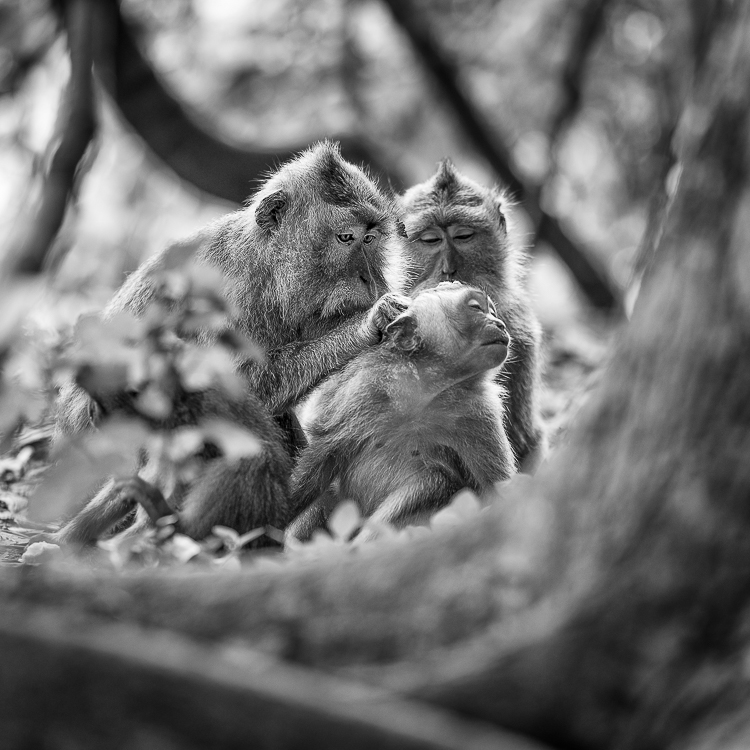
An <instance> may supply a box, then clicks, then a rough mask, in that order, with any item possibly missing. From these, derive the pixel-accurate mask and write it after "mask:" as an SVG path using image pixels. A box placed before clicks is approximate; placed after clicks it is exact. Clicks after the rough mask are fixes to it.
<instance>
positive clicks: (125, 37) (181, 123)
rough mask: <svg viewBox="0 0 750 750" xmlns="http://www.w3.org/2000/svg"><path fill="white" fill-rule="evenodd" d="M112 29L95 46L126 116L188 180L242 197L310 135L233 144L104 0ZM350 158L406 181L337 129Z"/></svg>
mask: <svg viewBox="0 0 750 750" xmlns="http://www.w3.org/2000/svg"><path fill="white" fill-rule="evenodd" d="M106 2H107V6H108V10H109V13H110V16H111V23H112V27H113V29H114V36H113V39H112V43H111V44H110V45H107V46H104V45H99V46H98V47H97V49H96V58H95V69H96V71H97V73H98V74H99V77H100V79H101V80H102V82H103V84H104V87H105V89H106V90H107V91H108V93H109V94H110V95H111V96H112V98H113V100H114V101H115V103H116V104H117V106H118V107H119V109H120V111H121V112H122V114H123V116H124V117H125V119H126V120H127V121H128V122H129V123H130V125H131V126H132V127H133V129H134V130H135V132H136V133H138V135H139V136H140V137H141V138H142V139H143V140H144V141H145V143H146V145H147V146H148V147H149V148H150V149H151V151H153V153H154V154H155V155H156V156H157V157H159V159H161V160H162V161H163V162H164V163H165V164H166V165H167V166H168V167H169V168H170V169H172V170H173V171H174V172H175V174H177V175H178V176H179V177H181V178H182V179H183V180H185V181H186V182H188V183H190V184H191V185H194V186H195V187H197V188H199V189H200V190H203V191H205V192H207V193H210V194H211V195H215V196H217V197H218V198H222V199H223V200H227V201H231V202H233V203H243V202H244V201H245V200H246V199H247V197H248V195H250V194H251V193H252V191H253V190H254V187H255V185H254V182H255V181H257V180H259V179H261V178H263V177H264V176H265V175H266V174H267V172H268V171H269V169H272V168H273V167H274V166H275V165H277V164H279V163H281V162H283V161H286V160H288V159H290V158H291V157H292V156H294V155H295V154H297V153H298V152H299V151H301V150H302V149H304V148H306V147H307V146H308V145H310V142H309V141H308V142H304V143H297V144H289V145H286V146H280V147H275V148H264V147H261V146H258V145H254V144H245V143H243V144H240V143H233V142H231V141H230V140H229V139H227V138H225V137H220V136H218V135H217V134H216V133H212V132H211V128H210V126H209V124H208V123H206V122H202V121H201V118H200V116H199V115H198V114H197V113H196V112H194V111H192V110H190V109H189V108H188V107H187V106H185V105H184V104H183V103H182V102H181V101H179V99H178V98H177V97H176V96H175V95H173V94H172V93H171V92H170V91H169V89H168V87H167V86H166V85H165V84H164V83H163V81H162V80H161V79H160V78H159V76H158V75H157V74H156V73H155V72H154V70H153V68H152V66H151V65H150V63H149V62H148V61H147V60H146V58H145V56H144V55H143V54H142V53H141V51H140V49H139V48H138V45H137V44H136V41H135V39H134V36H133V32H132V30H131V28H130V26H129V25H128V24H127V23H126V22H125V20H124V19H123V18H122V13H121V12H120V10H119V8H118V5H117V2H116V0H106ZM328 137H330V138H332V139H333V140H337V141H339V142H340V143H341V151H342V154H343V155H344V157H345V158H347V159H349V160H350V161H352V162H355V163H363V164H365V165H366V166H367V167H368V168H369V169H370V170H371V172H372V173H373V175H374V177H375V178H376V179H379V180H380V181H381V182H382V183H384V184H385V185H387V184H389V183H390V184H392V185H393V188H394V189H396V190H398V189H401V188H403V186H404V180H403V177H402V176H401V175H400V173H399V170H398V168H397V166H396V165H394V164H386V163H385V161H384V157H383V156H382V155H381V154H380V153H378V150H377V148H376V147H375V146H374V145H373V144H371V143H369V142H368V141H367V139H366V138H365V137H364V136H360V135H356V136H355V135H351V134H333V135H329V136H328Z"/></svg>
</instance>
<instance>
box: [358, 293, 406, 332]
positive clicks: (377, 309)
mask: <svg viewBox="0 0 750 750" xmlns="http://www.w3.org/2000/svg"><path fill="white" fill-rule="evenodd" d="M410 303H411V299H410V298H409V297H407V296H406V295H404V294H398V293H396V292H388V293H386V294H384V295H383V296H382V297H381V298H380V299H379V300H378V301H377V302H376V303H375V304H374V305H373V306H372V307H371V308H370V312H369V313H368V314H367V318H365V322H364V325H365V327H366V328H367V331H368V333H369V334H370V335H371V336H372V337H373V338H374V340H375V341H376V342H378V341H380V339H381V338H383V332H384V331H385V329H386V327H387V326H388V324H389V323H392V322H393V321H394V320H395V319H396V318H397V317H398V316H399V315H400V314H401V313H402V312H405V311H406V310H408V309H409V305H410Z"/></svg>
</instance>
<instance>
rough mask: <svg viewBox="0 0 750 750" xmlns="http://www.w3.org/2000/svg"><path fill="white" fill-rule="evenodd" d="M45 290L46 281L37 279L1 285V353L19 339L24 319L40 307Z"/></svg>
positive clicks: (17, 280) (19, 280)
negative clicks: (33, 309) (36, 307)
mask: <svg viewBox="0 0 750 750" xmlns="http://www.w3.org/2000/svg"><path fill="white" fill-rule="evenodd" d="M45 290H46V285H45V283H44V281H42V280H36V279H35V280H33V281H24V280H21V279H18V278H16V279H14V280H13V282H12V283H11V284H9V283H7V282H6V283H4V284H0V300H2V302H0V351H2V350H3V349H6V348H7V347H8V346H9V345H10V343H11V342H12V341H14V340H15V339H17V338H18V334H19V332H20V331H21V328H22V323H23V320H24V318H25V317H26V316H27V315H28V314H29V312H30V311H31V310H32V308H34V307H35V306H37V305H39V303H40V302H41V301H42V298H43V295H44V293H45Z"/></svg>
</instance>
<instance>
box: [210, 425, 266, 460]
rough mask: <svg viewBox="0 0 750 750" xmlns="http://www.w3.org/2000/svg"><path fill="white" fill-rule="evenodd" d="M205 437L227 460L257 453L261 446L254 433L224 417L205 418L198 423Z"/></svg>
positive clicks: (260, 450) (259, 451) (261, 448)
mask: <svg viewBox="0 0 750 750" xmlns="http://www.w3.org/2000/svg"><path fill="white" fill-rule="evenodd" d="M198 427H199V429H200V430H201V432H202V433H203V435H204V436H205V439H207V440H209V441H210V442H212V443H215V444H216V445H217V446H218V447H219V449H220V450H221V452H222V453H223V454H224V456H225V458H226V459H227V460H228V461H238V460H240V459H241V458H247V457H252V456H257V455H259V454H260V453H261V452H262V450H263V446H262V444H261V442H260V440H258V438H257V437H255V435H253V433H252V432H250V431H249V430H246V429H245V428H244V427H239V426H238V425H237V424H235V423H234V422H229V421H228V420H226V419H207V420H205V421H203V422H201V423H200V424H199V425H198Z"/></svg>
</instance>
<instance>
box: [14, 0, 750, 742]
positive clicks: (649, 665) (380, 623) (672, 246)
mask: <svg viewBox="0 0 750 750" xmlns="http://www.w3.org/2000/svg"><path fill="white" fill-rule="evenodd" d="M748 81H750V5H749V4H747V3H741V2H734V3H732V2H726V3H725V4H724V6H723V19H722V23H721V24H719V26H718V27H717V30H716V32H715V34H714V37H713V41H712V44H711V47H710V49H709V52H708V56H707V59H706V62H705V65H704V71H703V76H702V82H701V83H700V84H699V86H698V89H697V91H696V95H695V97H694V100H693V102H692V103H691V105H690V106H689V107H688V109H687V110H686V113H685V115H684V117H683V121H682V123H681V127H680V130H679V132H678V136H677V137H678V142H679V143H680V145H681V149H680V152H681V159H682V163H683V166H684V170H683V174H682V178H681V181H680V184H679V186H678V190H677V193H676V195H675V199H674V202H673V204H672V208H671V211H670V215H669V216H668V217H667V221H666V223H665V228H664V232H663V235H662V239H661V245H660V247H659V248H658V249H657V251H656V253H655V257H654V262H653V266H652V269H651V272H650V275H649V277H648V278H647V279H646V280H645V282H644V284H643V287H642V291H641V299H640V300H639V303H638V305H637V307H636V311H635V314H634V317H633V320H632V322H631V324H630V325H629V327H628V329H627V330H625V331H623V334H622V337H621V341H620V342H619V346H618V349H617V352H616V354H615V356H614V358H613V361H612V363H611V365H610V367H609V370H608V373H607V375H606V377H605V378H604V380H603V382H602V385H601V387H600V389H599V391H598V392H597V394H596V396H595V397H594V398H592V400H591V402H590V403H589V404H588V406H587V408H586V410H585V413H584V414H582V415H581V417H580V419H579V423H578V426H577V429H576V430H575V431H574V433H573V434H572V436H571V438H570V440H569V442H568V444H567V445H566V446H564V447H563V448H561V449H560V450H559V451H558V452H557V454H556V455H555V457H554V459H553V460H552V462H551V463H550V464H549V465H548V466H547V467H546V468H545V469H544V470H543V472H542V473H541V474H540V475H539V476H538V477H536V478H535V479H534V480H533V481H531V480H528V478H521V479H520V480H519V481H518V482H515V483H514V484H512V485H511V487H510V490H509V492H508V494H507V495H506V496H505V497H504V498H502V499H500V500H498V502H497V503H496V504H495V505H494V506H493V507H492V508H491V509H489V510H488V511H486V512H485V513H482V514H481V515H480V516H479V517H478V518H477V519H476V520H475V521H473V522H467V523H464V524H461V525H459V526H456V527H455V528H452V529H449V530H447V531H443V532H441V533H434V534H433V535H430V536H429V537H426V538H423V539H420V540H419V541H416V542H410V543H407V544H403V543H397V542H391V543H382V544H373V545H371V546H370V547H363V548H362V549H361V550H359V551H358V552H357V553H356V554H351V553H350V554H346V553H342V554H333V555H330V556H328V557H326V558H325V559H321V560H318V561H311V562H306V563H294V562H292V563H287V564H283V565H282V564H279V565H273V564H272V563H267V564H266V565H265V566H259V567H258V568H257V569H253V568H251V569H249V570H247V571H245V572H243V573H242V574H237V575H232V576H225V577H218V578H217V577H216V576H208V575H203V576H194V575H193V576H188V575H184V574H179V575H173V574H172V575H170V574H164V573H161V574H147V575H140V576H123V577H113V576H109V575H106V574H104V573H101V572H85V571H70V572H60V571H59V570H58V571H54V570H39V571H38V572H35V573H33V574H28V573H25V572H24V571H21V572H20V573H18V574H16V575H7V576H5V577H4V578H3V580H2V581H0V596H2V597H3V599H4V600H5V606H4V607H3V608H1V609H0V623H4V622H7V621H8V618H9V617H11V614H10V613H11V612H13V617H14V618H16V619H15V622H16V623H18V622H23V621H24V618H26V619H27V620H28V621H29V622H33V618H34V616H35V614H36V613H37V612H39V611H41V610H40V608H42V607H52V608H53V612H55V616H56V617H57V618H59V622H60V623H61V624H63V625H64V624H67V626H68V627H71V625H70V623H78V622H80V621H82V620H81V618H84V619H85V620H86V621H88V620H89V619H91V620H94V621H102V620H104V621H106V620H112V619H116V620H127V621H131V622H135V623H141V624H143V625H149V626H156V627H159V628H168V629H174V630H179V631H182V632H183V633H186V634H188V635H190V636H193V637H196V638H200V639H208V640H220V641H229V642H231V643H233V644H235V645H237V644H245V645H249V646H252V647H253V648H254V649H260V650H263V651H265V652H267V653H270V654H274V655H276V656H278V657H281V658H283V659H286V660H289V661H295V662H298V663H301V664H306V665H312V666H315V667H318V668H325V669H326V670H329V671H334V672H337V673H338V674H339V675H345V676H346V677H347V678H357V679H359V680H366V681H369V682H372V683H376V684H378V685H382V686H386V687H388V688H390V689H391V690H395V691H398V692H401V693H403V694H405V695H408V696H410V697H411V698H418V699H421V700H423V701H429V702H431V703H434V704H438V705H440V706H443V707H446V708H448V709H450V710H451V711H455V712H458V713H460V714H462V715H464V716H468V717H472V718H478V719H482V720H484V721H489V722H492V723H494V724H496V725H499V726H502V727H507V728H510V729H513V730H515V731H516V732H518V733H523V734H525V735H528V736H531V737H535V738H537V739H540V740H543V741H546V742H548V743H550V744H552V745H554V746H556V747H560V748H618V749H622V748H633V749H635V748H637V749H638V750H648V749H649V748H666V747H680V748H685V747H688V748H704V747H705V748H729V747H733V748H735V747H736V748H740V747H747V746H750V710H748V708H747V706H748V703H747V700H748V695H749V692H750V683H749V680H748V675H749V674H750V672H749V671H748V668H747V664H748V662H747V653H748V648H749V647H750V641H749V640H748V627H749V626H750V619H749V615H750V608H749V606H748V605H749V604H750V248H748V244H750V182H749V181H748V168H749V167H750V150H749V147H750V141H749V133H750V128H749V125H750V123H749V122H748V89H747V85H748ZM65 610H67V612H66V611H65ZM19 618H20V620H19ZM237 647H238V648H239V645H237ZM3 648H7V646H4V645H3V641H2V640H0V663H2V660H3V659H4V658H5V657H3V656H2V653H1V652H2V649H3ZM74 687H75V686H72V689H73V688H74ZM2 702H3V701H2V700H0V706H1V705H2Z"/></svg>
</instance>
